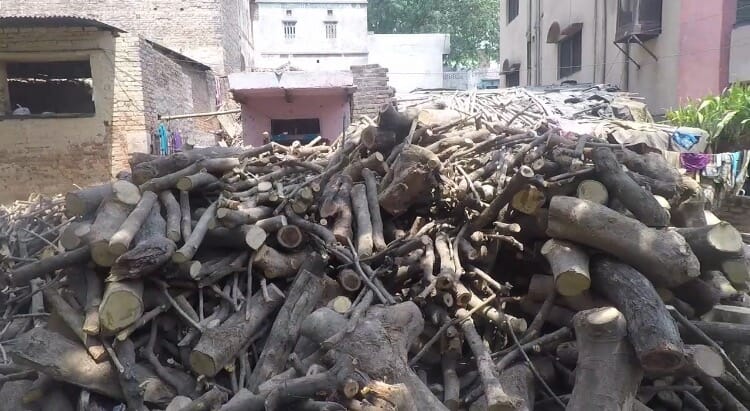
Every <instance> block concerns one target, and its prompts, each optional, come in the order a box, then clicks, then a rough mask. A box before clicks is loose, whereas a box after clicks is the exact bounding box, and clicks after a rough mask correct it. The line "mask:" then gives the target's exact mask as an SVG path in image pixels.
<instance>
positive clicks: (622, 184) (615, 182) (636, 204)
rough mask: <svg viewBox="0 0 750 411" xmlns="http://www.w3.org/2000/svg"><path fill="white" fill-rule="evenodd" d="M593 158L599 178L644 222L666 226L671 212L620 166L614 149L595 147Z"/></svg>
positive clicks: (656, 225)
mask: <svg viewBox="0 0 750 411" xmlns="http://www.w3.org/2000/svg"><path fill="white" fill-rule="evenodd" d="M591 157H592V159H593V160H594V164H595V165H596V172H597V175H598V176H599V179H600V180H601V182H602V183H604V185H605V186H606V187H607V190H608V191H609V192H610V193H612V195H613V196H614V197H616V198H617V199H618V200H620V202H622V204H623V205H624V206H625V207H626V208H627V209H628V210H630V212H632V213H633V215H634V216H635V217H636V218H637V219H638V220H640V221H641V222H642V223H643V224H645V225H647V226H649V227H666V226H668V225H669V214H668V213H667V212H666V210H664V208H662V206H661V205H659V202H658V201H656V199H655V198H654V196H653V195H651V193H649V192H648V191H646V190H644V189H643V188H642V187H641V186H639V185H638V183H636V182H635V181H633V179H632V178H630V177H629V176H628V175H627V174H626V173H625V172H624V171H623V170H622V167H621V166H620V163H619V162H618V161H617V158H616V157H615V155H614V153H613V152H612V150H610V149H608V148H603V147H599V148H595V149H594V150H593V152H592V156H591Z"/></svg>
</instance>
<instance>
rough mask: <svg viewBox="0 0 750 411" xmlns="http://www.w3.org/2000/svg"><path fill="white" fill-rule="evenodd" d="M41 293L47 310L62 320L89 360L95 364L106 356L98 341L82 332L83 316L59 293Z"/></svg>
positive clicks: (48, 289)
mask: <svg viewBox="0 0 750 411" xmlns="http://www.w3.org/2000/svg"><path fill="white" fill-rule="evenodd" d="M42 293H43V295H44V300H45V302H46V303H47V305H48V306H49V310H50V311H51V312H54V313H56V314H57V315H58V316H59V317H60V318H61V319H62V320H63V322H64V323H65V325H67V326H68V328H69V329H70V330H71V331H72V332H73V334H75V336H76V337H77V338H78V339H79V340H80V341H81V343H82V344H83V345H84V346H85V347H86V350H87V351H88V352H89V355H91V358H92V359H93V360H94V361H97V362H98V361H101V360H103V359H104V357H105V356H106V355H107V352H106V351H105V349H104V346H102V344H101V342H100V341H98V340H97V339H96V338H94V337H91V336H90V335H88V334H86V333H85V332H84V331H83V315H81V314H80V313H78V312H76V310H75V309H74V308H73V307H71V306H70V304H68V303H67V302H66V301H65V300H64V299H63V298H62V297H61V296H60V293H58V292H57V290H56V289H54V288H45V289H44V290H43V291H42Z"/></svg>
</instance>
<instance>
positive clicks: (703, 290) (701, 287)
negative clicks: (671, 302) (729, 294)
mask: <svg viewBox="0 0 750 411" xmlns="http://www.w3.org/2000/svg"><path fill="white" fill-rule="evenodd" d="M672 292H673V293H674V295H675V297H677V298H679V299H680V300H682V301H685V302H686V303H688V304H690V306H691V307H693V309H695V315H698V316H701V315H703V314H705V313H707V312H709V311H711V309H712V308H713V307H714V306H715V305H716V304H718V303H719V299H720V294H719V292H718V290H716V289H715V288H714V287H712V286H711V285H709V284H708V283H706V282H705V281H703V280H701V279H700V278H694V279H692V280H690V281H688V282H686V283H685V284H682V285H681V286H679V287H676V288H673V289H672Z"/></svg>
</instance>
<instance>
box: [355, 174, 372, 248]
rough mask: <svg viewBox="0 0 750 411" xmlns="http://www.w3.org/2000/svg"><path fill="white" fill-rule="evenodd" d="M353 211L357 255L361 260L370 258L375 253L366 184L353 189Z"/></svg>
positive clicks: (356, 185) (357, 185)
mask: <svg viewBox="0 0 750 411" xmlns="http://www.w3.org/2000/svg"><path fill="white" fill-rule="evenodd" d="M351 197H352V210H353V211H354V216H355V217H356V222H357V241H356V246H357V254H358V255H359V257H360V258H365V257H369V256H371V255H372V251H373V246H374V244H373V235H372V220H371V219H370V208H369V206H368V204H367V192H366V188H365V185H364V184H355V185H354V187H352V193H351Z"/></svg>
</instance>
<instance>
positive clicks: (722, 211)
mask: <svg viewBox="0 0 750 411" xmlns="http://www.w3.org/2000/svg"><path fill="white" fill-rule="evenodd" d="M716 215H717V217H719V218H720V219H722V220H724V221H727V222H729V223H731V224H732V225H734V226H735V227H736V228H737V230H739V231H740V232H741V233H750V197H745V196H733V197H727V198H725V199H723V200H722V201H721V205H720V206H719V208H718V210H717V211H716Z"/></svg>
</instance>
